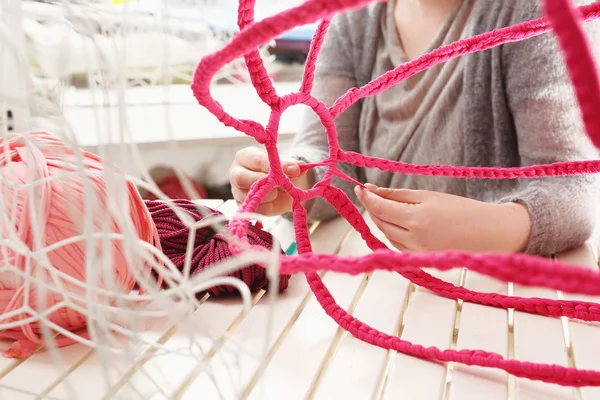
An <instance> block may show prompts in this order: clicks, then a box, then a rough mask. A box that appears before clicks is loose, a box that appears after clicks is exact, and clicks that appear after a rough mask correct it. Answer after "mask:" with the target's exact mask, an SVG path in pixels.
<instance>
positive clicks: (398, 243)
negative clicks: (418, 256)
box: [388, 239, 410, 252]
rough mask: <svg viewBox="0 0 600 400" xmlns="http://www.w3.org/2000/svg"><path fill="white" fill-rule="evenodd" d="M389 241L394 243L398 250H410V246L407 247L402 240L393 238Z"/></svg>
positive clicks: (393, 245)
mask: <svg viewBox="0 0 600 400" xmlns="http://www.w3.org/2000/svg"><path fill="white" fill-rule="evenodd" d="M388 240H389V239H388ZM389 242H390V244H391V245H392V247H394V248H395V249H396V250H399V251H401V252H409V251H410V249H409V248H408V247H406V246H405V245H404V244H402V243H400V242H396V241H393V240H390V241H389Z"/></svg>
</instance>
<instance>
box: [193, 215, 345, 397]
mask: <svg viewBox="0 0 600 400" xmlns="http://www.w3.org/2000/svg"><path fill="white" fill-rule="evenodd" d="M349 229H350V226H349V224H348V223H347V222H346V221H344V220H342V219H336V220H333V221H331V222H329V223H327V222H326V223H322V224H320V225H319V226H318V227H317V229H316V230H315V232H314V233H313V234H312V235H311V239H312V241H313V243H314V245H313V251H315V252H317V253H335V252H337V250H338V248H339V246H340V244H341V242H342V240H343V239H344V237H345V235H346V233H347V232H348V231H349ZM298 278H302V279H297V280H296V281H295V285H296V286H295V288H294V289H292V290H290V291H289V292H288V293H287V294H284V295H283V296H281V297H280V298H279V299H278V301H277V302H276V303H275V305H271V304H269V302H268V299H267V297H264V298H263V299H261V302H260V303H259V304H258V305H257V306H256V307H254V309H253V310H252V313H251V314H250V315H248V316H247V318H246V319H245V320H244V322H243V323H242V326H240V328H239V329H238V330H237V331H236V332H234V333H232V335H231V336H230V337H229V338H228V340H227V342H228V343H236V342H238V343H239V342H242V341H243V342H244V343H245V346H247V347H245V348H246V349H248V350H251V349H254V350H255V351H254V353H253V354H252V355H248V354H245V353H238V354H234V353H232V352H223V351H222V352H220V353H219V354H218V355H217V356H215V357H213V358H212V359H211V360H210V361H209V365H208V368H207V369H206V371H203V372H202V373H200V374H199V375H198V377H197V378H196V379H194V381H193V382H192V383H191V384H190V385H189V387H187V388H182V393H183V394H184V396H183V397H182V398H183V399H197V398H199V397H204V396H206V398H211V394H212V395H217V393H218V394H219V395H220V396H221V397H222V398H224V399H237V398H239V396H244V392H245V391H246V386H248V385H249V384H251V383H252V382H251V381H252V378H253V376H254V375H255V374H256V373H257V372H260V371H259V369H260V367H261V363H262V360H263V357H262V356H263V355H264V354H268V353H261V352H260V349H264V346H265V344H266V346H267V349H272V347H273V345H274V344H276V343H277V341H278V339H279V338H280V337H282V336H283V335H285V336H287V334H288V329H289V326H290V324H294V322H295V320H296V318H297V316H298V314H300V313H302V315H304V314H305V313H306V308H304V305H305V304H306V302H305V301H304V299H305V298H306V297H307V296H311V294H310V291H309V288H308V285H307V283H306V281H305V279H304V278H303V277H300V276H299V277H298ZM271 313H273V314H272V315H274V322H273V325H272V326H273V331H272V332H266V328H267V327H268V324H267V319H268V316H269V315H270V314H271ZM266 337H269V338H270V340H269V342H268V343H265V338H266ZM282 339H284V338H283V337H282ZM287 342H289V338H288V339H285V343H287ZM231 369H235V373H236V375H235V376H229V375H228V374H226V373H225V371H227V370H231ZM215 371H217V372H220V373H215ZM211 375H212V377H216V379H214V380H213V379H211Z"/></svg>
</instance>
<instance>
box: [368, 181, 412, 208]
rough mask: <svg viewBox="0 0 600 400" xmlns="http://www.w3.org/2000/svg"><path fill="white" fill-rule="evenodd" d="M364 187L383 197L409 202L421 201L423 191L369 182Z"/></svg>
mask: <svg viewBox="0 0 600 400" xmlns="http://www.w3.org/2000/svg"><path fill="white" fill-rule="evenodd" d="M365 187H366V188H367V189H369V191H370V192H372V193H375V194H376V195H378V196H380V197H383V198H384V199H388V200H394V201H399V202H401V203H409V204H418V203H422V202H423V192H422V191H420V190H410V189H390V188H381V187H378V186H375V185H373V184H370V183H367V184H365Z"/></svg>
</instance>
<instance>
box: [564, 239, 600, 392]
mask: <svg viewBox="0 0 600 400" xmlns="http://www.w3.org/2000/svg"><path fill="white" fill-rule="evenodd" d="M558 259H559V260H560V261H562V262H565V263H568V264H575V265H581V266H585V267H587V268H590V269H593V270H597V269H598V260H597V255H596V251H595V249H594V248H592V246H591V245H590V244H589V243H587V244H586V245H585V246H582V247H580V248H577V249H574V250H571V251H568V252H566V253H564V254H561V255H560V256H559V257H558ZM563 297H564V298H565V299H568V300H582V301H591V302H595V303H600V296H582V295H572V294H567V293H565V294H563ZM568 329H569V337H570V339H571V347H572V351H573V356H574V357H573V358H574V361H575V366H576V367H577V368H582V369H593V370H600V346H598V337H600V322H582V321H577V320H570V321H569V322H568ZM580 395H581V399H582V400H596V399H600V387H584V388H581V390H580ZM577 400H579V399H577Z"/></svg>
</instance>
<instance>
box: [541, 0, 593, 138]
mask: <svg viewBox="0 0 600 400" xmlns="http://www.w3.org/2000/svg"><path fill="white" fill-rule="evenodd" d="M596 4H598V3H596ZM544 5H545V10H546V14H547V15H548V17H549V18H550V21H552V25H553V28H554V31H555V33H556V34H557V35H558V40H559V43H560V45H561V48H562V50H563V54H564V56H565V59H566V62H567V65H568V67H569V68H568V71H569V75H570V77H571V81H572V83H573V86H574V87H575V93H576V95H577V100H578V101H579V106H580V107H581V112H582V115H583V121H584V123H585V127H586V129H587V133H588V135H589V136H590V138H591V139H592V141H593V142H594V144H595V145H596V147H599V148H600V82H599V81H598V72H597V69H598V68H597V66H596V63H595V62H594V59H593V57H592V53H591V51H590V47H589V45H588V43H587V41H586V39H585V34H584V32H583V29H582V27H581V26H580V20H581V15H579V14H578V13H576V11H575V10H573V7H572V5H571V3H570V0H569V1H561V0H544Z"/></svg>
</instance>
